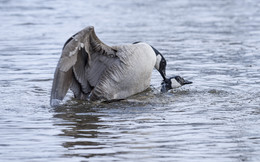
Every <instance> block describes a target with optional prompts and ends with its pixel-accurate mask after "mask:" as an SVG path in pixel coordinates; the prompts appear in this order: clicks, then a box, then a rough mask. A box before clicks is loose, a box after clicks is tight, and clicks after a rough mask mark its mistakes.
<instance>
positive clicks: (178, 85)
mask: <svg viewBox="0 0 260 162" xmlns="http://www.w3.org/2000/svg"><path fill="white" fill-rule="evenodd" d="M171 82H172V84H171V86H172V88H178V87H181V84H180V83H179V82H178V81H177V80H176V79H171Z"/></svg>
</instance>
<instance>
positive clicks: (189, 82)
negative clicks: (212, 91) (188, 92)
mask: <svg viewBox="0 0 260 162" xmlns="http://www.w3.org/2000/svg"><path fill="white" fill-rule="evenodd" d="M185 84H192V82H191V81H188V80H184V82H183V85H185Z"/></svg>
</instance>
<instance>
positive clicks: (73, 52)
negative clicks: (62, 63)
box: [69, 47, 78, 57]
mask: <svg viewBox="0 0 260 162" xmlns="http://www.w3.org/2000/svg"><path fill="white" fill-rule="evenodd" d="M77 50H78V47H76V48H75V50H73V51H71V52H70V53H69V57H71V56H73V55H75V54H76V52H77Z"/></svg>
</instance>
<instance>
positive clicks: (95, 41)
mask: <svg viewBox="0 0 260 162" xmlns="http://www.w3.org/2000/svg"><path fill="white" fill-rule="evenodd" d="M154 67H155V68H156V69H157V70H158V71H159V72H160V74H161V76H162V77H163V79H164V80H165V79H166V77H165V75H166V74H165V68H166V60H165V59H164V57H163V56H162V54H161V53H160V52H159V51H158V50H156V49H155V48H153V47H152V46H150V45H148V44H146V43H142V42H137V43H134V44H127V45H119V46H112V47H109V46H107V45H106V44H104V43H103V42H101V41H100V40H99V38H98V37H97V36H96V34H95V31H94V27H92V26H90V27H86V28H85V29H83V30H81V31H79V32H78V33H76V34H75V35H73V36H72V37H71V38H69V39H68V40H67V41H66V43H65V45H64V47H63V50H62V54H61V57H60V60H59V62H58V65H57V67H56V71H55V74H54V80H53V84H52V91H51V100H50V104H51V105H52V106H56V105H58V104H59V103H60V102H61V101H62V100H63V98H64V97H65V95H66V93H67V91H68V89H69V88H70V89H71V90H72V92H73V93H74V97H75V98H77V99H80V100H90V101H95V100H101V101H109V100H117V99H124V98H126V97H129V96H131V95H134V94H136V93H139V92H142V91H144V90H145V89H147V88H148V87H149V86H150V80H151V74H152V70H153V68H154Z"/></svg>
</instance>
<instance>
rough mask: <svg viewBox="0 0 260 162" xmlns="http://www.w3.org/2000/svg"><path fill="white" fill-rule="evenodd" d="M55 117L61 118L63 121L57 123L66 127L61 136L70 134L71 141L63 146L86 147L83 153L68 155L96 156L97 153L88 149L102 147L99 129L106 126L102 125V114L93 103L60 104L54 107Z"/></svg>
mask: <svg viewBox="0 0 260 162" xmlns="http://www.w3.org/2000/svg"><path fill="white" fill-rule="evenodd" d="M54 111H55V115H54V118H60V119H62V121H61V122H60V123H56V124H55V125H58V126H62V127H64V128H63V129H62V130H61V131H62V133H61V134H59V136H68V137H70V139H72V140H70V141H67V142H64V143H63V144H62V146H63V147H65V148H67V149H69V150H78V149H84V150H86V153H83V155H80V154H74V155H71V154H70V155H68V156H84V157H91V156H95V153H88V149H102V145H104V144H102V143H100V142H96V141H97V140H95V139H94V138H97V137H98V135H99V134H100V133H101V132H99V129H102V128H104V126H103V125H101V123H100V121H99V118H100V117H101V115H98V114H97V109H95V108H93V107H92V105H82V104H80V105H73V106H72V105H70V106H60V107H56V108H55V109H54Z"/></svg>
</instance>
